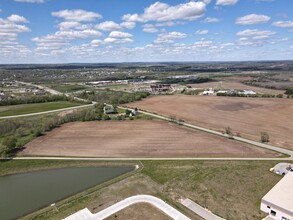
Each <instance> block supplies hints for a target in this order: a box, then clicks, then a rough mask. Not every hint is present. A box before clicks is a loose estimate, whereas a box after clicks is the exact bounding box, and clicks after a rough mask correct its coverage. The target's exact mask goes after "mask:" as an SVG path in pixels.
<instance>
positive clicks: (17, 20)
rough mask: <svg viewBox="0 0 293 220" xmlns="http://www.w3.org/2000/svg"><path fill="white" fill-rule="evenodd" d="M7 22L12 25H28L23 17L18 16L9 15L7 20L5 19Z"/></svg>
mask: <svg viewBox="0 0 293 220" xmlns="http://www.w3.org/2000/svg"><path fill="white" fill-rule="evenodd" d="M7 20H8V21H11V22H14V23H29V22H28V20H26V18H25V17H23V16H20V15H15V14H13V15H10V16H9V17H8V18H7Z"/></svg>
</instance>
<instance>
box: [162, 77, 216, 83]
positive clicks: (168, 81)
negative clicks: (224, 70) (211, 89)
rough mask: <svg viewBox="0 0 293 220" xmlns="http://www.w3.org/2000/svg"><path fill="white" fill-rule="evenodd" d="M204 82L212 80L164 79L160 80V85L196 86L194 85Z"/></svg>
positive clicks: (200, 78)
mask: <svg viewBox="0 0 293 220" xmlns="http://www.w3.org/2000/svg"><path fill="white" fill-rule="evenodd" d="M205 82H213V80H212V79H209V78H203V77H198V78H165V79H163V80H161V83H163V84H177V83H183V84H196V83H205Z"/></svg>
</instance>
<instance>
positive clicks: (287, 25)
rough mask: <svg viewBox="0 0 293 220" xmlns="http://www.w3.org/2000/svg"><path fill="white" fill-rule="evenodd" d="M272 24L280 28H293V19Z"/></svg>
mask: <svg viewBox="0 0 293 220" xmlns="http://www.w3.org/2000/svg"><path fill="white" fill-rule="evenodd" d="M272 25H273V26H276V27H280V28H291V27H293V21H276V22H274V23H273V24H272Z"/></svg>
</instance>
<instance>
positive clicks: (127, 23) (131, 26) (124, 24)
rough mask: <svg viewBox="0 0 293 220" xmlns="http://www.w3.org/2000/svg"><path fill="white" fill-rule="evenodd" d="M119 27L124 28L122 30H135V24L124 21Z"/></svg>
mask: <svg viewBox="0 0 293 220" xmlns="http://www.w3.org/2000/svg"><path fill="white" fill-rule="evenodd" d="M120 26H121V27H124V28H127V29H133V28H135V26H136V24H135V22H131V21H125V22H122V23H121V24H120Z"/></svg>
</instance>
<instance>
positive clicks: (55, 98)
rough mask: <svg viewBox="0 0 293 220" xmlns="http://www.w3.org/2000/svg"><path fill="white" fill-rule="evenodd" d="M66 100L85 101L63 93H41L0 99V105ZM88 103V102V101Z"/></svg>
mask: <svg viewBox="0 0 293 220" xmlns="http://www.w3.org/2000/svg"><path fill="white" fill-rule="evenodd" d="M57 101H68V102H75V103H85V102H83V101H81V100H78V99H74V98H72V97H68V96H65V95H42V96H27V97H22V98H13V99H8V100H2V101H0V106H5V105H19V104H32V103H44V102H57ZM88 103H90V102H88Z"/></svg>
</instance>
